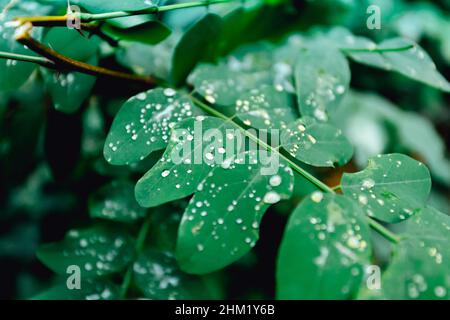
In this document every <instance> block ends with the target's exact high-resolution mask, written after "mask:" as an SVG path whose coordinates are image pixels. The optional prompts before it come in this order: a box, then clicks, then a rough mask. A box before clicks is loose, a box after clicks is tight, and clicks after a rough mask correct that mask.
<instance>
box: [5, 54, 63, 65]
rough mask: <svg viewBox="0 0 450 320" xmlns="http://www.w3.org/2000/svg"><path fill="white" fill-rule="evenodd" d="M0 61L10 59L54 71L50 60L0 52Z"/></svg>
mask: <svg viewBox="0 0 450 320" xmlns="http://www.w3.org/2000/svg"><path fill="white" fill-rule="evenodd" d="M0 59H11V60H15V61H23V62H31V63H36V64H39V65H41V66H43V67H46V68H51V69H55V64H54V63H53V62H52V61H51V60H49V59H47V58H44V57H36V56H28V55H23V54H16V53H11V52H4V51H0Z"/></svg>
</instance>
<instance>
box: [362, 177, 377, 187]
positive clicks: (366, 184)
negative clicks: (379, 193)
mask: <svg viewBox="0 0 450 320" xmlns="http://www.w3.org/2000/svg"><path fill="white" fill-rule="evenodd" d="M362 186H363V187H364V188H366V189H372V188H373V187H374V186H375V181H373V180H372V179H364V181H363V182H362Z"/></svg>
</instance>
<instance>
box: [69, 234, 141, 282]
mask: <svg viewBox="0 0 450 320" xmlns="http://www.w3.org/2000/svg"><path fill="white" fill-rule="evenodd" d="M94 231H95V232H94ZM94 231H92V232H89V231H86V232H84V231H77V230H72V231H70V232H69V233H68V235H67V238H66V239H65V241H64V243H63V251H62V256H63V257H64V258H65V259H68V260H72V259H75V258H76V259H77V260H78V259H79V261H84V262H83V265H80V266H79V267H80V268H81V269H82V270H83V271H84V272H92V273H96V274H97V275H104V274H109V273H112V272H115V271H117V270H120V269H121V268H122V267H124V266H125V265H126V264H127V263H128V262H129V261H130V260H131V258H132V255H133V253H132V252H133V251H132V250H130V242H129V238H128V237H125V236H122V235H116V234H113V233H112V232H111V233H105V232H101V230H94Z"/></svg>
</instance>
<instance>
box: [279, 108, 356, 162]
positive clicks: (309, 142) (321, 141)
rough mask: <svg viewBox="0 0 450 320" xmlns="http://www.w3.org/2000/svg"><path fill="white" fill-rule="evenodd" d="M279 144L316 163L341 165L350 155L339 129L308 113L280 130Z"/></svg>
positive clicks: (306, 160) (350, 146) (349, 146)
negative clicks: (319, 120)
mask: <svg viewBox="0 0 450 320" xmlns="http://www.w3.org/2000/svg"><path fill="white" fill-rule="evenodd" d="M281 145H282V147H283V148H284V149H285V150H287V151H288V152H289V153H290V154H291V155H292V156H293V157H295V158H296V159H298V160H300V161H302V162H304V163H306V164H310V165H313V166H317V167H334V166H342V165H344V164H346V163H347V162H348V161H349V160H350V159H351V157H352V155H353V147H352V145H351V144H350V142H349V141H348V140H347V138H346V137H345V136H344V135H343V134H342V131H341V130H340V129H338V128H336V127H334V126H333V125H330V124H326V123H321V122H318V121H316V120H314V119H313V118H310V117H304V118H302V119H299V120H297V121H296V122H293V123H291V124H289V126H288V127H287V128H286V129H285V130H284V131H283V132H282V134H281Z"/></svg>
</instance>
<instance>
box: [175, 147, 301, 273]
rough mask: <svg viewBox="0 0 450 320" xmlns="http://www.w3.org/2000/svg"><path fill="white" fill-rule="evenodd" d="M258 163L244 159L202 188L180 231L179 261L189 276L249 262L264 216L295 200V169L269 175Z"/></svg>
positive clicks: (251, 154) (215, 174)
mask: <svg viewBox="0 0 450 320" xmlns="http://www.w3.org/2000/svg"><path fill="white" fill-rule="evenodd" d="M257 157H258V155H257V154H256V153H254V152H248V153H244V154H240V155H238V156H237V157H235V158H234V159H232V160H231V162H230V164H229V167H228V164H227V166H226V168H223V166H217V167H215V168H214V169H213V170H212V171H211V172H210V173H209V174H208V176H207V177H206V178H205V179H204V180H203V181H202V182H201V184H200V185H199V186H198V188H197V190H198V191H197V192H196V193H195V195H194V197H193V198H192V199H191V201H190V202H189V205H188V207H187V208H186V210H185V212H184V215H183V218H182V220H181V225H180V228H179V229H178V240H177V250H176V257H177V260H178V263H179V264H180V267H181V268H182V269H183V270H184V271H186V272H189V273H195V274H204V273H209V272H212V271H215V270H218V269H221V268H223V267H225V266H227V265H229V264H230V263H232V262H234V261H236V260H238V259H239V258H241V257H242V256H244V255H245V254H246V253H247V252H249V251H250V250H251V248H253V247H254V246H255V244H256V242H257V241H258V239H259V225H260V223H261V219H262V217H263V215H264V213H265V211H266V210H267V209H268V208H269V207H270V206H271V205H272V204H275V203H278V202H279V201H281V200H283V199H288V198H289V197H290V196H291V194H292V191H293V173H292V170H291V169H290V167H288V166H287V165H286V164H285V163H280V164H279V167H278V168H277V169H276V171H274V172H270V174H269V173H265V172H264V171H263V170H262V167H261V164H260V163H258V160H257ZM245 163H248V164H245Z"/></svg>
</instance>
